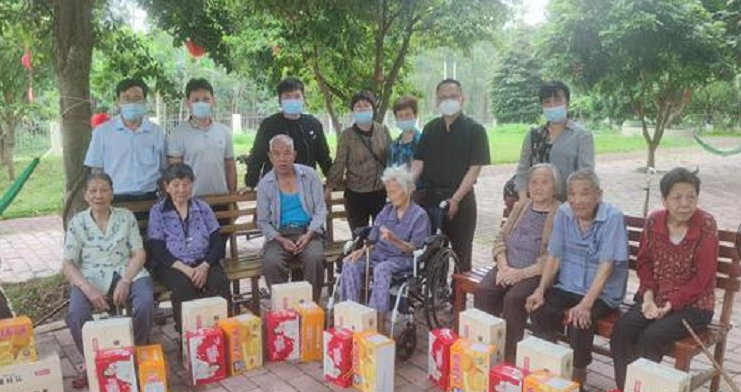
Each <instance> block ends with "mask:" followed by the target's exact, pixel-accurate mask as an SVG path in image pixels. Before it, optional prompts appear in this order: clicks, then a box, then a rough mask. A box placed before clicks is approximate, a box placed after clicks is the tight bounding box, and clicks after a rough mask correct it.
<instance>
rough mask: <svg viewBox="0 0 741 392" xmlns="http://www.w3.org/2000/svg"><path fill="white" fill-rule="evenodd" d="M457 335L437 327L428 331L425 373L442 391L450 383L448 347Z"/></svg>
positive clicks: (446, 388) (449, 347) (456, 338)
mask: <svg viewBox="0 0 741 392" xmlns="http://www.w3.org/2000/svg"><path fill="white" fill-rule="evenodd" d="M456 340H458V335H457V334H456V333H455V332H454V331H453V330H450V329H447V328H438V329H433V330H432V331H430V338H429V343H428V347H427V375H428V376H429V377H430V380H432V381H433V382H434V383H435V385H437V387H438V388H440V389H442V390H443V391H447V390H448V384H449V383H450V349H451V347H453V344H454V343H455V341H456Z"/></svg>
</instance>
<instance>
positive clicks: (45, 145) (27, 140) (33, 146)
mask: <svg viewBox="0 0 741 392" xmlns="http://www.w3.org/2000/svg"><path fill="white" fill-rule="evenodd" d="M50 148H51V131H50V126H49V124H48V123H38V124H31V125H21V126H19V127H18V128H17V129H16V131H15V149H14V151H13V153H14V158H15V160H24V159H29V158H34V157H38V156H41V155H44V154H45V153H46V152H47V151H49V149H50Z"/></svg>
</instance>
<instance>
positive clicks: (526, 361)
mask: <svg viewBox="0 0 741 392" xmlns="http://www.w3.org/2000/svg"><path fill="white" fill-rule="evenodd" d="M517 367H518V368H520V369H523V370H528V371H530V372H533V371H536V370H542V369H545V370H548V371H549V372H550V373H551V374H554V375H556V376H559V377H561V378H565V379H567V380H570V379H571V377H572V375H573V372H574V350H572V349H571V348H570V347H564V346H560V345H558V344H555V343H551V342H549V341H547V340H543V339H539V338H536V337H535V336H528V337H526V338H525V339H523V340H522V341H520V342H519V343H517Z"/></svg>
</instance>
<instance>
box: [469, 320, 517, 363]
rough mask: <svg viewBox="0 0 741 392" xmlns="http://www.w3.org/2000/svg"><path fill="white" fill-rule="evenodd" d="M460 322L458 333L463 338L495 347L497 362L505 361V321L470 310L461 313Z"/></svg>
mask: <svg viewBox="0 0 741 392" xmlns="http://www.w3.org/2000/svg"><path fill="white" fill-rule="evenodd" d="M458 321H459V323H458V325H459V326H458V332H460V336H461V337H462V338H464V339H468V340H470V341H472V342H475V343H482V344H486V345H490V346H494V348H495V349H496V354H497V358H496V359H495V362H497V363H498V362H501V361H503V360H504V344H505V341H506V336H507V334H506V323H505V321H504V320H502V319H500V318H498V317H494V316H492V315H490V314H489V313H486V312H484V311H482V310H479V309H476V308H468V309H466V310H465V311H463V312H461V313H460V315H459V319H458Z"/></svg>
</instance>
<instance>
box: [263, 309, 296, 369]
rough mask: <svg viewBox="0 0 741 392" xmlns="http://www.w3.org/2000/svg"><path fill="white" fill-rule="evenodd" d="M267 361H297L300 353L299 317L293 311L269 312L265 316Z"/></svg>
mask: <svg viewBox="0 0 741 392" xmlns="http://www.w3.org/2000/svg"><path fill="white" fill-rule="evenodd" d="M265 324H266V328H267V332H266V335H265V340H266V344H267V348H268V360H270V361H290V360H297V359H299V357H300V352H301V334H300V327H299V316H298V313H296V311H295V310H291V309H284V310H271V311H268V313H267V316H265Z"/></svg>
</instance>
